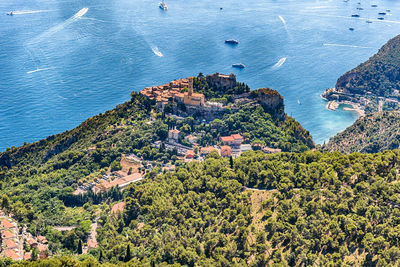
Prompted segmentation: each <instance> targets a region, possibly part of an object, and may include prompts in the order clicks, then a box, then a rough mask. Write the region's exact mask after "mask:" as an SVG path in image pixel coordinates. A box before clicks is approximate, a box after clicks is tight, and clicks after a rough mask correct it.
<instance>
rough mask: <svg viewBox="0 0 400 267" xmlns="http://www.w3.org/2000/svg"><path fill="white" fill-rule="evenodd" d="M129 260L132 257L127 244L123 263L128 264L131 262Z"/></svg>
mask: <svg viewBox="0 0 400 267" xmlns="http://www.w3.org/2000/svg"><path fill="white" fill-rule="evenodd" d="M131 258H132V256H131V247H130V245H129V244H128V246H127V247H126V255H125V259H124V261H125V262H128V261H130V260H131Z"/></svg>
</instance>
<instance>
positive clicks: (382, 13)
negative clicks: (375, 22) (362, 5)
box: [378, 12, 386, 15]
mask: <svg viewBox="0 0 400 267" xmlns="http://www.w3.org/2000/svg"><path fill="white" fill-rule="evenodd" d="M378 15H386V12H379V13H378Z"/></svg>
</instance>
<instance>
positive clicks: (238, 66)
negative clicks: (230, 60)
mask: <svg viewBox="0 0 400 267" xmlns="http://www.w3.org/2000/svg"><path fill="white" fill-rule="evenodd" d="M232 67H234V68H237V69H244V68H246V65H244V64H243V63H236V64H232Z"/></svg>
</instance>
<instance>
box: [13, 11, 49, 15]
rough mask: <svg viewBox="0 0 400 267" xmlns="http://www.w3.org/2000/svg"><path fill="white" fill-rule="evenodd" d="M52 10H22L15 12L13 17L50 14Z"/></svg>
mask: <svg viewBox="0 0 400 267" xmlns="http://www.w3.org/2000/svg"><path fill="white" fill-rule="evenodd" d="M50 11H51V10H20V11H13V12H12V14H13V15H25V14H35V13H43V12H50Z"/></svg>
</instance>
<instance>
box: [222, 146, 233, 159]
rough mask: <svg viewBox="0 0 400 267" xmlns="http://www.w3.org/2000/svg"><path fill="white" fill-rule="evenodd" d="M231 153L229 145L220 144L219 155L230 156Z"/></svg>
mask: <svg viewBox="0 0 400 267" xmlns="http://www.w3.org/2000/svg"><path fill="white" fill-rule="evenodd" d="M231 155H232V148H231V147H230V146H221V156H222V157H230V156H231Z"/></svg>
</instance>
